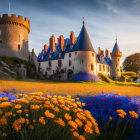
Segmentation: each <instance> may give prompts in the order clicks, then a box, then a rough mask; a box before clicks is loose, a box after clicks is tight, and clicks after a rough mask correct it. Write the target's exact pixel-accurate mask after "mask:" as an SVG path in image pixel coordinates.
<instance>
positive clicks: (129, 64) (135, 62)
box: [123, 53, 140, 73]
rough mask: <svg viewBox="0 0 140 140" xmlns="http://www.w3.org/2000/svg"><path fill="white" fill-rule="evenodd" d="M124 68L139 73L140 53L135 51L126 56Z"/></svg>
mask: <svg viewBox="0 0 140 140" xmlns="http://www.w3.org/2000/svg"><path fill="white" fill-rule="evenodd" d="M123 70H124V71H133V72H135V73H138V71H140V53H135V54H132V55H130V56H128V57H126V59H125V60H124V62H123Z"/></svg>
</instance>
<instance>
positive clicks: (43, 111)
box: [0, 89, 140, 140]
mask: <svg viewBox="0 0 140 140" xmlns="http://www.w3.org/2000/svg"><path fill="white" fill-rule="evenodd" d="M0 101H1V103H0V139H6V140H7V139H8V140H19V139H20V140H25V139H26V140H38V139H41V140H60V139H61V140H106V139H107V140H117V139H119V140H139V139H140V133H139V132H140V118H139V116H140V99H139V96H134V97H130V96H120V95H119V94H111V93H110V94H107V93H106V94H104V93H100V94H98V95H97V94H95V95H93V94H89V95H80V94H77V95H75V96H70V95H61V94H60V95H58V94H56V93H51V94H50V95H49V94H46V93H43V92H30V93H28V94H27V93H24V92H23V91H19V93H17V92H16V89H12V91H8V90H5V89H4V90H2V91H1V93H0Z"/></svg>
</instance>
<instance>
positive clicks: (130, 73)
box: [121, 72, 138, 80]
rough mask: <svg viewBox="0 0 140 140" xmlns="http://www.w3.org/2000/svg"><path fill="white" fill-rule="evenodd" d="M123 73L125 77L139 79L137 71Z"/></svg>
mask: <svg viewBox="0 0 140 140" xmlns="http://www.w3.org/2000/svg"><path fill="white" fill-rule="evenodd" d="M121 75H122V76H123V77H124V78H125V79H130V78H133V79H134V80H136V79H137V77H138V76H137V74H136V73H135V72H122V73H121Z"/></svg>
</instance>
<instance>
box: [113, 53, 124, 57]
mask: <svg viewBox="0 0 140 140" xmlns="http://www.w3.org/2000/svg"><path fill="white" fill-rule="evenodd" d="M110 55H111V57H121V56H122V52H115V53H110Z"/></svg>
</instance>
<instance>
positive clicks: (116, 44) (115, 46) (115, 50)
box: [112, 36, 120, 53]
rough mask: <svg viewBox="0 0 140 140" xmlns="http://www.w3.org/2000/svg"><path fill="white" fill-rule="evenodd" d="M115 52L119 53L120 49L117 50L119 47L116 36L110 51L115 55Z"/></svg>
mask: <svg viewBox="0 0 140 140" xmlns="http://www.w3.org/2000/svg"><path fill="white" fill-rule="evenodd" d="M115 52H120V49H119V46H118V43H117V36H116V43H115V45H114V48H113V50H112V53H115Z"/></svg>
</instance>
